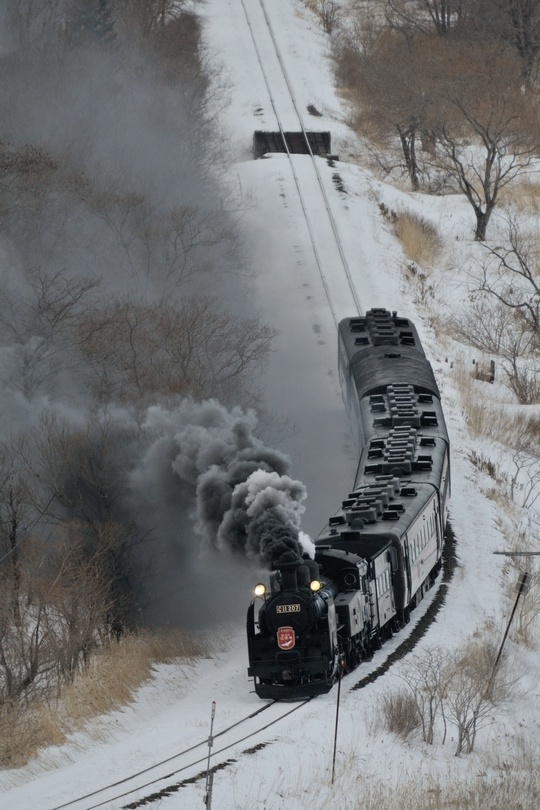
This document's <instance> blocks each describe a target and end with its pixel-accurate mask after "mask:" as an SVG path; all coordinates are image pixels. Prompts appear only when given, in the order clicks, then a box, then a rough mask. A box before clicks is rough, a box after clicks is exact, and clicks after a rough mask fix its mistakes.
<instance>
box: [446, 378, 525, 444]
mask: <svg viewBox="0 0 540 810" xmlns="http://www.w3.org/2000/svg"><path fill="white" fill-rule="evenodd" d="M454 380H455V383H456V388H457V390H458V392H459V395H460V399H461V404H462V407H463V412H464V416H465V420H466V422H467V426H468V428H469V430H470V431H471V434H472V435H473V436H474V437H475V438H490V439H493V437H496V438H497V441H498V442H500V443H501V444H503V445H505V446H506V447H509V448H512V449H518V448H521V447H527V448H529V451H530V452H531V453H534V454H536V453H540V414H538V413H529V412H528V411H527V409H526V408H522V409H520V410H517V409H516V408H512V409H511V410H509V409H508V406H507V405H505V403H501V404H497V403H496V402H491V403H489V404H487V398H486V397H485V396H484V395H483V393H482V392H483V390H484V386H485V385H486V383H482V382H479V381H478V380H476V379H475V376H474V374H473V373H472V372H471V371H469V369H468V368H467V367H466V366H465V364H464V363H460V362H456V363H455V365H454Z"/></svg>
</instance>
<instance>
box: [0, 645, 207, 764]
mask: <svg viewBox="0 0 540 810" xmlns="http://www.w3.org/2000/svg"><path fill="white" fill-rule="evenodd" d="M211 652H212V649H211V643H210V642H209V641H208V640H207V639H205V638H204V637H202V636H198V635H193V634H189V633H185V632H182V631H181V630H167V631H159V632H152V633H150V632H143V633H140V634H137V635H127V636H125V637H124V638H123V639H121V641H120V642H118V643H113V644H111V645H110V646H108V647H104V648H102V649H100V650H98V651H97V652H96V653H95V654H94V655H93V656H92V658H91V659H90V662H89V665H88V667H87V668H86V669H85V670H83V671H81V672H79V673H77V674H76V675H75V678H74V680H73V682H72V683H71V684H68V685H67V686H65V687H64V689H63V690H62V693H61V695H60V697H59V698H58V699H55V700H54V701H49V703H47V702H45V701H44V700H41V701H40V702H36V703H34V704H32V705H30V706H27V707H22V706H16V707H13V708H11V709H9V708H7V707H3V711H2V714H1V715H0V767H5V768H10V767H19V766H21V765H23V764H25V763H26V762H28V761H29V759H31V757H33V756H34V755H35V754H36V753H37V751H38V750H39V749H40V748H42V747H44V746H47V745H58V744H60V743H61V742H63V741H64V740H65V737H66V735H67V734H68V733H69V732H70V731H73V730H74V729H77V728H80V727H81V726H82V725H83V724H84V723H85V722H87V721H88V720H90V719H91V718H93V717H97V716H98V715H102V714H106V713H107V712H111V711H113V710H114V709H118V708H120V707H121V706H124V705H126V703H129V701H130V700H132V698H133V696H134V693H135V691H136V690H137V689H138V688H139V687H140V686H141V685H142V684H143V683H144V682H145V681H147V680H148V679H149V678H150V676H151V674H152V670H153V668H154V666H155V665H156V664H163V663H172V662H174V661H179V662H181V663H183V664H186V663H187V664H193V663H194V662H195V661H196V660H197V659H199V658H204V657H208V656H209V655H210V654H211Z"/></svg>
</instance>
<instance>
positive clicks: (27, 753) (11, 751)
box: [0, 702, 64, 768]
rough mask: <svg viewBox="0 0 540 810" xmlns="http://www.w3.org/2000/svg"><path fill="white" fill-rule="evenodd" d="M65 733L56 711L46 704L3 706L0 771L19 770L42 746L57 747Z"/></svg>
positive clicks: (1, 715) (0, 733)
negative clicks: (3, 769)
mask: <svg viewBox="0 0 540 810" xmlns="http://www.w3.org/2000/svg"><path fill="white" fill-rule="evenodd" d="M63 740H64V731H63V729H62V728H61V725H60V723H59V721H58V716H57V714H56V711H54V710H53V709H51V707H50V706H48V705H47V704H46V703H45V702H40V703H39V704H36V705H32V706H29V707H23V706H20V705H15V706H3V707H2V712H1V714H0V767H4V768H18V767H20V766H22V765H24V764H25V763H26V762H28V761H29V760H30V759H31V758H32V757H33V756H35V754H36V753H37V751H38V750H39V749H40V748H41V747H42V746H45V745H59V744H60V743H61V742H63Z"/></svg>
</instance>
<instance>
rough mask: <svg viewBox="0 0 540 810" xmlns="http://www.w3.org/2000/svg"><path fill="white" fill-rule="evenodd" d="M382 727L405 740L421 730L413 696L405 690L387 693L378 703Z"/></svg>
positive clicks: (420, 721)
mask: <svg viewBox="0 0 540 810" xmlns="http://www.w3.org/2000/svg"><path fill="white" fill-rule="evenodd" d="M380 715H381V717H382V720H383V722H384V727H385V728H386V729H388V731H390V732H392V734H397V735H398V736H399V737H401V738H402V739H404V740H406V739H407V738H408V737H410V736H411V734H414V733H415V732H416V731H418V730H419V729H420V728H421V725H422V720H421V717H420V715H419V713H418V706H417V705H416V701H415V699H414V697H413V695H412V694H411V693H410V692H408V691H405V690H400V691H398V692H389V693H388V694H385V695H384V696H383V697H382V699H381V701H380Z"/></svg>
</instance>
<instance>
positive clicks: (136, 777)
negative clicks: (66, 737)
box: [49, 700, 309, 810]
mask: <svg viewBox="0 0 540 810" xmlns="http://www.w3.org/2000/svg"><path fill="white" fill-rule="evenodd" d="M307 703H309V700H304V701H302V702H299V703H297V704H295V705H294V706H293V707H292V708H287V709H286V710H285V711H283V708H284V706H283V704H280V703H278V702H277V701H271V702H270V703H266V704H265V705H264V706H261V707H259V708H258V709H256V710H255V711H253V712H251V713H250V714H248V715H246V716H245V717H243V718H241V719H240V720H237V721H235V722H234V723H231V724H230V725H229V726H227V727H226V728H224V729H221V730H220V731H218V732H216V733H215V734H213V737H212V739H213V741H214V742H215V741H216V740H219V741H220V744H221V747H219V748H217V749H216V750H215V751H214V752H213V754H212V756H213V757H214V756H219V755H221V754H224V753H226V752H228V751H231V750H233V749H235V748H236V747H237V746H239V745H242V744H243V743H244V742H246V741H247V740H251V739H252V738H253V737H256V736H257V735H258V734H261V733H263V732H264V731H266V730H267V729H269V728H271V727H272V726H274V725H275V724H277V723H279V722H280V721H282V720H284V719H285V718H286V717H288V716H289V715H291V714H293V713H294V712H295V711H298V709H300V708H302V706H305V705H306V704H307ZM274 707H278V710H279V713H278V715H277V717H272V718H271V719H269V720H268V719H267V718H266V717H265V722H264V723H262V724H260V723H259V719H258V718H259V717H260V715H261V714H263V713H264V712H268V711H269V710H271V709H273V708H274ZM256 718H257V719H256ZM252 721H255V722H252ZM252 726H255V728H252ZM240 728H242V729H243V731H242V733H241V735H240V736H239V737H238V736H237V735H236V734H235V735H234V739H232V740H230V737H231V735H232V732H234V731H237V730H238V729H240ZM207 745H208V738H207V737H206V738H204V739H203V740H201V741H199V742H197V743H194V744H193V745H190V746H189V747H187V748H184V749H183V750H181V751H178V752H176V753H174V754H171V756H169V757H167V758H166V759H163V760H160V761H159V762H156V763H154V764H152V765H149V766H148V767H146V768H143V769H142V770H140V771H137V772H135V773H131V774H128V775H127V776H125V777H123V778H122V779H119V780H117V781H115V782H110V783H108V784H106V785H104V786H103V787H100V788H97V789H96V790H93V791H90V792H89V793H86V794H84V795H81V796H78V797H76V798H74V799H70V800H69V801H67V802H64V803H62V804H57V805H55V806H54V807H50V808H49V810H68V808H73V810H97V808H101V807H109V808H112V807H121V806H129V807H132V806H134V807H135V806H139V803H141V804H143V803H147V802H148V797H146V798H144V799H135V800H134V802H132V803H131V804H129V805H121V804H119V802H121V801H122V800H124V799H126V798H127V797H128V796H130V795H132V794H134V793H138V792H139V791H142V790H145V789H147V788H149V787H151V786H157V785H159V783H160V782H163V781H167V780H170V779H172V778H173V777H175V776H178V775H179V774H182V773H185V772H186V771H188V772H189V771H190V770H192V769H193V768H196V767H197V766H200V765H201V764H202V763H205V762H207V758H208V754H207V752H206V751H205V752H204V755H203V754H202V749H203V748H204V747H205V746H207ZM263 745H264V744H263ZM257 748H258V746H257V745H255V749H257ZM199 749H200V751H199V753H200V756H199V755H197V754H195V752H196V751H198V750H199ZM242 753H244V752H242ZM193 757H196V758H195V759H193ZM187 758H189V761H188V762H186V761H185V760H186V759H187ZM173 763H174V768H173V770H170V768H171V765H172V764H173ZM213 767H214V769H219V768H221V767H223V764H221V765H219V764H218V765H214V766H213ZM165 770H166V772H164V771H165ZM202 773H203V774H204V775H206V770H205V771H203V772H202ZM150 774H152V777H151V778H150V779H149V780H147V781H144V782H143V781H141V780H142V779H143V778H144V777H147V776H148V775H150ZM199 778H202V777H201V774H200V773H199V774H196V775H195V776H191V777H189V776H188V777H186V778H184V779H183V780H182V781H181V782H180V783H178V785H179V786H183V785H184V784H190V783H192V782H193V781H197V780H198V779H199ZM167 790H168V791H169V792H170V791H171V785H168V786H167V787H163V788H159V789H156V790H155V791H154V792H153V794H152V796H153V797H155V798H157V797H158V795H164V793H163V792H164V791H167ZM153 800H154V798H152V801H153Z"/></svg>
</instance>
